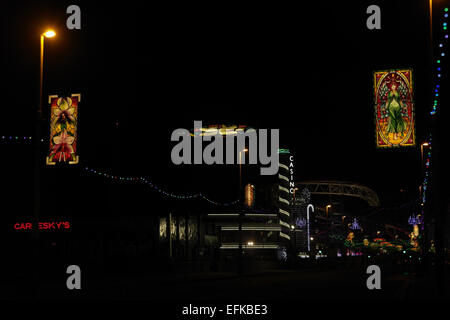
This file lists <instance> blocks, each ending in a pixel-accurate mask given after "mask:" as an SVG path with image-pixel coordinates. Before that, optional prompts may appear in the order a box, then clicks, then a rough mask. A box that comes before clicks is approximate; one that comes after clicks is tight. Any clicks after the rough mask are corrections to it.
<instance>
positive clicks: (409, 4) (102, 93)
mask: <svg viewBox="0 0 450 320" xmlns="http://www.w3.org/2000/svg"><path fill="white" fill-rule="evenodd" d="M441 2H443V1H441ZM441 2H440V3H439V4H436V5H435V6H436V10H437V9H438V8H440V7H441V6H443V4H442V3H441ZM70 4H78V5H79V6H80V7H81V13H82V29H81V30H72V31H70V30H67V29H66V28H65V21H66V18H67V16H68V15H67V14H66V13H65V9H66V7H67V6H68V5H70ZM299 4H300V5H299ZM372 4H377V5H379V6H380V8H381V15H382V18H381V19H382V22H381V24H382V29H381V30H368V29H367V28H366V19H367V17H368V15H367V14H366V8H367V7H368V6H369V5H372ZM427 7H428V1H417V0H415V1H407V0H403V1H400V0H395V1H392V0H391V1H304V2H300V3H297V4H296V5H295V6H294V5H292V6H288V5H275V4H274V3H272V4H267V5H266V4H254V5H246V6H244V5H242V4H238V5H231V4H228V3H219V4H217V3H216V4H214V6H213V5H204V4H202V5H193V4H189V5H185V6H182V7H181V6H176V5H175V4H171V5H169V6H167V7H160V6H154V5H143V4H141V3H140V4H138V3H134V2H132V1H127V2H124V3H123V4H118V3H116V2H109V3H107V2H105V3H99V2H98V3H93V2H91V1H89V2H76V3H75V2H66V1H58V2H55V3H51V2H47V1H33V2H31V1H30V2H16V1H14V2H9V3H8V4H7V5H6V9H5V10H2V13H3V17H2V18H3V19H2V20H3V28H2V30H3V47H2V66H3V68H2V70H3V71H2V77H3V79H4V83H5V84H4V86H3V90H4V92H3V93H2V96H3V99H2V101H3V103H2V106H3V108H2V112H3V115H2V117H1V120H0V124H1V130H0V131H1V132H0V134H2V135H3V134H4V135H19V136H20V135H22V136H23V135H27V136H28V135H32V133H33V110H35V107H36V105H37V94H38V72H39V69H38V67H39V64H38V63H39V34H40V30H42V29H44V28H45V27H46V26H52V27H54V28H55V29H56V32H57V37H55V38H54V39H51V40H46V47H45V86H44V97H46V96H47V95H48V94H59V95H64V94H70V93H78V92H81V94H82V103H81V105H80V129H79V134H80V142H79V150H80V157H81V159H82V160H81V161H82V163H81V166H89V167H94V168H98V169H100V170H105V171H109V172H112V173H119V174H123V175H144V176H146V177H148V178H149V179H150V180H152V181H154V182H156V183H157V184H158V185H160V186H162V187H164V188H167V189H169V190H172V191H176V192H184V193H191V192H195V191H201V192H205V193H209V194H210V195H211V196H212V197H215V198H216V199H219V200H224V201H226V200H234V198H235V195H234V194H232V193H230V192H229V190H230V189H233V188H234V187H235V186H236V183H237V177H238V175H237V167H236V166H233V167H223V166H215V167H204V166H203V167H195V168H194V167H192V166H190V167H186V166H184V167H175V166H173V165H171V164H170V150H171V148H172V146H173V143H171V142H170V134H171V132H172V130H174V129H176V128H178V127H184V128H191V127H192V126H193V121H194V120H203V122H204V123H205V124H208V123H235V124H246V125H249V126H252V127H256V128H267V129H270V128H279V129H280V130H281V141H280V143H281V145H282V146H284V147H286V148H290V149H291V150H293V151H294V152H295V157H296V179H297V180H299V181H300V180H315V179H327V180H331V179H333V180H334V179H335V180H344V181H356V182H359V183H362V184H365V185H367V186H369V187H371V188H373V189H374V190H375V191H376V192H377V193H378V194H379V195H380V196H381V198H382V201H384V202H385V203H398V202H399V201H400V200H399V199H400V198H399V196H400V194H399V190H400V188H403V189H406V190H407V192H408V197H409V199H413V198H414V197H415V196H417V190H418V186H419V184H420V182H421V177H420V148H418V147H417V148H409V149H403V150H377V149H375V133H374V118H373V95H372V89H373V83H372V81H373V80H372V72H373V71H375V70H384V69H390V68H413V70H414V74H413V77H414V89H415V92H414V94H415V97H414V98H415V108H416V126H417V133H416V135H417V141H418V142H420V141H422V140H423V139H424V137H425V135H426V132H427V130H426V126H427V121H426V119H427V114H428V110H429V105H430V100H429V93H430V83H429V76H430V74H429V70H430V69H429V68H430V65H429V39H428V32H429V29H428V27H429V21H428V13H427V10H428V9H427ZM439 17H440V16H439ZM438 21H439V20H438ZM444 81H445V79H444ZM442 99H444V101H445V99H448V97H447V96H446V94H445V93H444V94H443V97H442ZM447 101H448V100H447ZM116 122H118V123H119V126H118V128H117V127H116V126H115V123H116ZM5 148H10V149H4V150H5V151H4V152H5V153H7V154H9V155H10V156H8V157H6V159H4V160H3V161H4V162H5V164H4V165H5V166H7V167H9V168H11V171H10V172H9V174H10V175H11V177H9V176H8V177H9V178H8V179H10V180H8V181H12V182H11V185H15V186H16V187H15V188H16V189H12V190H15V191H11V193H15V192H18V191H19V190H20V188H21V184H19V183H17V180H16V179H17V178H14V177H16V175H15V174H13V173H12V172H14V171H18V172H19V173H18V174H19V175H21V176H20V177H21V178H20V179H19V180H20V181H24V184H26V185H28V184H27V183H28V182H25V181H31V178H30V177H31V175H29V174H30V172H31V171H30V170H31V169H30V170H29V171H27V170H28V169H24V168H32V166H31V167H30V163H31V161H29V160H28V162H27V157H30V156H31V154H32V153H31V152H30V150H31V148H28V147H25V146H23V148H21V147H12V146H9V147H5ZM14 148H15V149H14ZM26 148H28V149H26ZM17 153H19V154H20V156H18V157H16V156H14V154H17ZM2 154H3V152H2ZM4 158H5V157H4ZM17 158H20V159H17ZM13 159H14V160H13ZM247 170H248V171H247V175H248V176H251V175H252V174H255V175H256V174H257V171H256V168H250V169H247ZM46 172H47V171H46ZM53 174H55V171H50V175H53ZM70 174H73V173H70ZM27 179H28V180H27ZM52 181H53V180H51V181H49V182H48V184H49V185H50V186H51V185H52V184H53V182H52ZM89 181H91V180H89ZM30 183H31V182H30ZM92 183H93V184H91V185H90V186H89V188H92V190H94V189H95V188H97V187H96V185H95V183H96V182H94V181H93V180H92ZM12 188H13V187H12ZM99 188H108V187H107V186H105V185H104V184H103V185H101V187H99ZM142 188H145V187H142ZM89 190H91V189H89ZM136 190H137V189H136ZM151 192H152V191H149V190H146V189H145V191H142V190H141V191H135V190H134V189H133V191H130V192H129V193H130V194H132V193H133V194H139V195H140V196H141V197H142V196H143V197H145V196H148V194H151ZM152 199H153V198H152ZM155 199H158V197H155ZM402 200H404V199H402Z"/></svg>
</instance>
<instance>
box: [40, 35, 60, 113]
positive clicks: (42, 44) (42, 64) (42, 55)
mask: <svg viewBox="0 0 450 320" xmlns="http://www.w3.org/2000/svg"><path fill="white" fill-rule="evenodd" d="M54 36H56V33H55V31H53V30H47V31H46V32H44V33H42V34H41V64H40V77H39V113H41V114H42V83H43V78H44V38H53V37H54Z"/></svg>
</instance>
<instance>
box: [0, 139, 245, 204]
mask: <svg viewBox="0 0 450 320" xmlns="http://www.w3.org/2000/svg"><path fill="white" fill-rule="evenodd" d="M0 139H1V140H0V141H3V142H14V143H19V142H31V141H32V140H33V137H31V136H1V137H0ZM44 141H45V140H44V139H41V142H44ZM83 169H84V171H86V172H88V173H91V174H95V175H97V176H101V177H105V178H108V179H110V180H114V181H121V182H125V181H130V182H140V183H143V184H145V185H148V186H149V187H151V188H153V189H154V190H155V191H157V192H159V193H161V194H162V195H164V196H167V197H170V198H174V199H183V200H187V199H195V198H199V199H203V200H206V201H207V202H209V203H211V204H213V205H216V206H232V205H235V204H237V203H238V202H239V200H235V201H231V202H218V201H214V200H212V199H210V198H208V197H207V196H205V195H204V194H202V193H196V194H191V195H179V194H175V193H171V192H168V191H166V190H164V189H162V188H160V187H158V186H156V185H155V184H153V183H152V182H150V181H149V180H147V179H146V178H145V177H142V176H140V177H129V176H117V175H113V174H110V173H107V172H103V171H99V170H96V169H93V168H89V167H84V168H83Z"/></svg>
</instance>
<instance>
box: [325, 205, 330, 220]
mask: <svg viewBox="0 0 450 320" xmlns="http://www.w3.org/2000/svg"><path fill="white" fill-rule="evenodd" d="M329 208H331V204H329V205H327V206H326V207H325V209H326V212H327V219H328V209H329Z"/></svg>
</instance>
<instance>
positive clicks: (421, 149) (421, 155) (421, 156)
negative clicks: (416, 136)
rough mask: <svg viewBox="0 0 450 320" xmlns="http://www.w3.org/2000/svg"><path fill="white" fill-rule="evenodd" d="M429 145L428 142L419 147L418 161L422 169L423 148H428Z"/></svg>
mask: <svg viewBox="0 0 450 320" xmlns="http://www.w3.org/2000/svg"><path fill="white" fill-rule="evenodd" d="M429 145H430V144H429V143H428V142H424V143H422V144H421V145H420V159H421V162H420V163H421V164H422V167H423V147H428V146H429Z"/></svg>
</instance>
